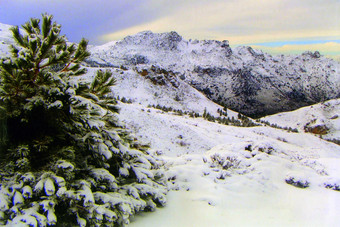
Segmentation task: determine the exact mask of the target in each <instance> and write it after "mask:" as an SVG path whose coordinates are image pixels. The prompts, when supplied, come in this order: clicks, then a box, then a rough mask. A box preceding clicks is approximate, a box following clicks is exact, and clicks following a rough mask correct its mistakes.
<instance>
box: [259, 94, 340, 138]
mask: <svg viewBox="0 0 340 227" xmlns="http://www.w3.org/2000/svg"><path fill="white" fill-rule="evenodd" d="M339 114H340V99H334V100H330V101H327V102H324V103H319V104H316V105H312V106H308V107H303V108H301V109H298V110H295V111H292V112H285V113H279V114H275V115H271V116H267V117H264V118H261V120H264V121H268V122H269V123H271V124H277V125H278V126H281V127H292V128H297V129H299V131H301V132H304V131H306V132H312V133H314V134H317V135H322V136H323V138H326V139H336V140H340V116H339Z"/></svg>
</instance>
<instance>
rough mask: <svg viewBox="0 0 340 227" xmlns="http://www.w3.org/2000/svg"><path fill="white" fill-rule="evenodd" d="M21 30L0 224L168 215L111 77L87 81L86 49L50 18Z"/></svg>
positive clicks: (11, 72) (0, 182) (0, 143)
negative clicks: (122, 115) (157, 211)
mask: <svg viewBox="0 0 340 227" xmlns="http://www.w3.org/2000/svg"><path fill="white" fill-rule="evenodd" d="M22 28H23V29H24V32H25V33H24V34H21V32H20V30H19V28H18V27H13V28H12V29H11V30H12V33H13V38H14V40H15V42H16V45H13V46H11V53H12V56H11V57H8V58H3V59H1V60H0V114H1V115H0V154H1V159H0V162H1V163H0V224H12V225H17V224H23V223H26V224H27V225H32V226H46V225H55V224H58V225H74V224H78V225H79V226H102V225H104V226H112V225H115V224H118V225H122V224H124V223H128V222H129V217H130V216H131V215H133V214H134V213H136V212H138V211H142V210H153V209H154V208H155V207H156V205H158V204H159V205H163V204H164V203H165V193H166V192H167V189H166V181H165V179H164V176H163V174H162V172H161V170H160V167H159V165H158V163H157V161H156V160H155V159H154V158H153V157H151V156H150V155H149V154H148V153H147V151H146V149H144V148H145V147H144V146H142V145H139V144H138V143H136V142H135V140H134V139H133V138H131V137H130V136H129V133H128V132H127V131H126V130H125V129H124V127H122V126H121V125H119V123H118V121H117V112H118V109H117V107H116V100H115V99H114V97H113V96H112V95H111V89H110V88H111V86H113V85H114V84H115V79H114V78H113V77H112V73H111V72H110V71H100V70H99V71H98V72H97V74H96V76H95V77H94V79H93V80H92V82H86V81H83V80H81V78H79V76H81V75H84V74H85V73H86V69H85V68H82V67H81V65H80V63H81V62H82V61H83V60H84V59H86V58H87V57H88V56H89V55H90V54H89V52H88V51H87V41H86V40H84V39H82V40H81V42H80V43H79V44H78V45H75V44H68V43H67V42H66V38H65V37H64V36H61V35H60V25H58V24H57V23H55V22H52V16H51V15H47V14H44V15H43V16H42V20H41V21H40V20H39V19H35V18H33V19H31V20H30V21H29V22H27V23H26V24H24V25H23V26H22Z"/></svg>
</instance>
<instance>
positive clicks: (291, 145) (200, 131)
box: [120, 103, 340, 227]
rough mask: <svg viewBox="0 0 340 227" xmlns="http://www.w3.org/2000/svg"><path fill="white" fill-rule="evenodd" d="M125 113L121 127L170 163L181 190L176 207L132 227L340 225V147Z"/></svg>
mask: <svg viewBox="0 0 340 227" xmlns="http://www.w3.org/2000/svg"><path fill="white" fill-rule="evenodd" d="M120 107H121V115H120V116H121V120H122V121H123V122H124V123H125V124H126V126H127V127H128V128H129V129H131V130H132V131H133V132H134V133H135V135H136V136H137V138H138V139H139V140H141V141H143V142H146V143H149V144H150V145H151V151H150V152H151V153H153V154H154V155H155V156H158V157H159V158H161V159H163V160H164V163H165V167H166V168H167V169H168V171H167V174H168V178H169V179H171V183H170V188H172V189H173V191H171V192H170V193H169V196H168V206H166V207H165V208H163V209H159V210H157V211H156V212H155V213H152V214H150V215H141V216H139V215H137V217H136V219H135V220H134V221H133V222H132V223H131V226H160V225H161V226H174V225H176V226H199V227H200V226H202V227H203V226H210V225H212V226H225V225H226V223H227V225H231V226H264V225H265V226H287V225H288V226H324V225H325V226H336V225H337V224H338V223H340V219H339V217H338V215H336V210H337V208H336V207H337V204H338V202H340V193H339V192H338V191H336V190H339V187H340V178H339V176H338V172H339V171H340V169H339V166H340V147H339V146H337V145H336V144H333V143H329V142H327V141H324V140H321V139H319V138H317V137H315V136H313V135H310V134H305V133H288V132H285V131H283V130H280V129H274V128H270V127H253V128H240V127H233V126H224V125H219V124H216V123H212V122H208V121H205V120H203V119H202V118H195V119H193V118H189V117H188V116H184V117H183V116H176V115H172V114H168V113H164V112H161V111H158V110H155V109H153V108H150V111H146V110H147V109H144V107H143V106H142V105H139V104H134V103H133V104H121V105H120ZM143 109H144V111H143ZM299 184H301V185H305V186H306V188H303V187H304V186H299ZM294 185H296V186H294ZM332 188H333V190H331V189H332ZM335 189H336V190H335Z"/></svg>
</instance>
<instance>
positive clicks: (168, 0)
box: [0, 0, 340, 56]
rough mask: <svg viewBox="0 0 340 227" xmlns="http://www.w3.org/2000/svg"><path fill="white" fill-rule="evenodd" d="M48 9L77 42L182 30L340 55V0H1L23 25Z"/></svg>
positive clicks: (11, 20)
mask: <svg viewBox="0 0 340 227" xmlns="http://www.w3.org/2000/svg"><path fill="white" fill-rule="evenodd" d="M43 12H47V13H50V14H53V15H54V18H55V20H56V21H57V22H58V23H59V24H61V25H62V29H63V30H62V31H63V33H64V34H66V35H67V37H68V39H69V40H70V41H74V42H77V41H79V40H80V39H81V38H82V37H85V38H87V39H89V40H90V43H91V44H102V43H105V42H108V41H111V40H118V39H122V38H124V37H125V36H127V35H132V34H135V33H137V32H140V31H144V30H151V31H153V32H168V31H177V32H178V33H179V34H180V35H182V36H183V37H184V38H186V39H217V40H229V42H230V44H231V45H232V46H236V45H252V46H255V47H258V48H261V49H264V50H266V51H269V52H272V53H301V52H302V51H305V50H312V51H314V50H320V51H321V53H322V54H325V55H333V56H336V55H340V1H339V0H99V1H94V0H0V23H5V24H11V25H21V24H23V23H24V22H26V21H27V20H28V19H29V18H30V17H40V15H41V13H43Z"/></svg>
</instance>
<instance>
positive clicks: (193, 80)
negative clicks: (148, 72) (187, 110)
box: [88, 31, 340, 117]
mask: <svg viewBox="0 0 340 227" xmlns="http://www.w3.org/2000/svg"><path fill="white" fill-rule="evenodd" d="M91 52H92V57H91V59H90V60H89V61H88V62H89V65H92V66H95V65H97V66H98V65H101V66H115V67H119V66H120V65H124V66H126V67H130V68H134V67H150V66H151V65H157V66H159V67H160V68H163V69H165V70H167V71H172V72H173V73H174V75H175V76H176V77H178V78H180V79H181V80H183V81H185V82H186V83H187V84H189V85H191V86H192V87H194V88H196V89H197V90H199V91H201V92H203V93H204V94H205V95H206V96H207V97H208V98H209V99H211V100H213V101H215V102H217V103H220V104H222V105H226V106H228V107H229V108H231V109H233V110H236V111H239V112H241V113H243V114H245V115H247V116H252V117H258V116H264V115H268V114H274V113H278V112H282V111H289V110H294V109H297V108H299V107H302V106H307V105H312V104H315V103H318V102H321V101H325V100H328V99H332V98H338V97H339V95H340V92H339V87H340V82H339V81H340V80H339V68H340V67H339V66H340V64H339V62H337V61H334V60H332V59H328V58H325V57H323V56H322V55H320V53H319V52H315V53H312V52H305V53H303V54H301V55H296V56H293V55H292V56H285V55H279V56H271V55H270V54H267V53H264V52H262V51H260V50H254V49H252V48H251V47H244V46H240V47H236V48H231V47H230V46H229V42H228V41H216V40H201V41H198V40H184V39H183V38H182V37H181V36H180V35H179V34H177V33H176V32H170V33H152V32H150V31H147V32H141V33H138V34H136V35H134V36H128V37H126V38H124V39H123V40H121V41H115V42H111V43H108V44H105V45H103V46H99V47H93V48H92V49H91Z"/></svg>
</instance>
